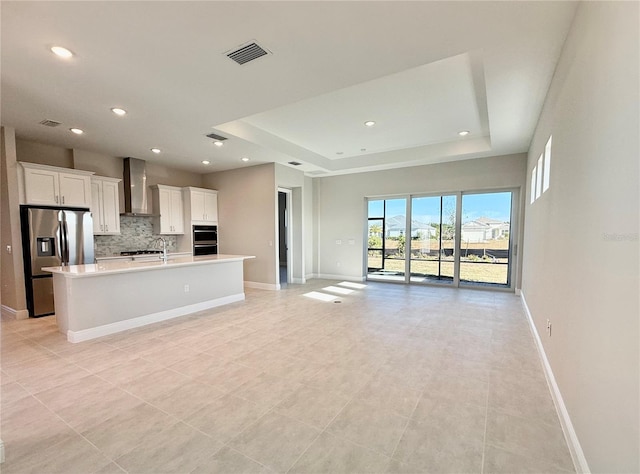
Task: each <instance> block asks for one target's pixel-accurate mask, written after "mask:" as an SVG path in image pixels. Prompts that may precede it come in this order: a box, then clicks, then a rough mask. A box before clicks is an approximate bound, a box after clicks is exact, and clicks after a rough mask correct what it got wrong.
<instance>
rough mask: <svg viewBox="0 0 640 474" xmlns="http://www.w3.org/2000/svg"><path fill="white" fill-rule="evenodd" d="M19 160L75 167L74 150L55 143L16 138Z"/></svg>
mask: <svg viewBox="0 0 640 474" xmlns="http://www.w3.org/2000/svg"><path fill="white" fill-rule="evenodd" d="M16 152H17V155H18V161H27V162H29V163H40V164H41V165H50V166H60V167H61V168H73V151H72V150H70V149H67V148H62V147H58V146H54V145H46V144H44V143H37V142H32V141H29V140H23V139H20V138H16Z"/></svg>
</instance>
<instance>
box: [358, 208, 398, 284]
mask: <svg viewBox="0 0 640 474" xmlns="http://www.w3.org/2000/svg"><path fill="white" fill-rule="evenodd" d="M406 222H407V200H406V199H405V198H400V199H383V200H371V201H369V217H368V242H367V276H368V277H369V278H373V279H378V280H390V281H404V279H405V239H406V235H407V224H406Z"/></svg>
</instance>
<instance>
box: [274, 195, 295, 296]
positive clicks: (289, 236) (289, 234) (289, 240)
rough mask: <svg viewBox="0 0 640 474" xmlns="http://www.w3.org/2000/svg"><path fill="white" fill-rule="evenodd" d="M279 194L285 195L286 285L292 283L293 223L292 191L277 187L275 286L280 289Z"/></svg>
mask: <svg viewBox="0 0 640 474" xmlns="http://www.w3.org/2000/svg"><path fill="white" fill-rule="evenodd" d="M280 193H284V195H285V213H284V218H285V223H286V224H285V231H286V234H285V235H284V239H285V246H286V252H287V255H286V256H287V281H286V283H287V284H290V283H292V281H293V278H292V273H293V271H292V270H293V269H292V265H293V221H292V214H293V213H292V212H291V203H292V195H293V190H291V189H288V188H282V187H280V186H278V192H277V201H276V202H277V203H278V212H277V216H278V217H277V219H276V221H277V224H276V235H277V237H278V238H277V245H275V248H276V282H277V284H276V286H277V288H278V289H280V239H281V238H282V237H283V236H281V235H280Z"/></svg>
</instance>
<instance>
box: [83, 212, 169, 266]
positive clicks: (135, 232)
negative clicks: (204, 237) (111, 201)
mask: <svg viewBox="0 0 640 474" xmlns="http://www.w3.org/2000/svg"><path fill="white" fill-rule="evenodd" d="M158 237H159V235H158V234H154V233H153V224H152V218H151V217H129V216H120V235H96V236H94V237H93V239H94V244H95V245H94V247H95V256H96V257H110V256H112V255H120V252H123V251H125V250H145V249H149V248H161V247H157V246H156V247H154V243H153V241H154V240H155V239H157V238H158ZM162 237H163V238H164V239H165V240H166V241H167V249H168V250H169V251H170V252H175V251H176V249H177V241H176V236H175V235H163V236H162ZM158 244H159V243H158ZM158 244H156V245H158Z"/></svg>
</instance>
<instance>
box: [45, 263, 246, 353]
mask: <svg viewBox="0 0 640 474" xmlns="http://www.w3.org/2000/svg"><path fill="white" fill-rule="evenodd" d="M252 258H254V257H252V256H246V255H208V256H202V257H193V256H182V257H175V258H171V259H169V260H168V261H166V262H165V261H162V260H161V259H160V258H158V260H156V261H130V260H125V261H123V260H113V261H104V262H99V263H96V264H90V265H70V266H65V267H47V268H43V270H45V271H48V272H51V273H53V291H54V298H55V312H56V320H57V322H58V328H59V330H60V332H62V333H63V334H66V336H67V340H68V341H70V342H81V341H86V340H89V339H94V338H97V337H101V336H106V335H108V334H113V333H116V332H120V331H125V330H127V329H132V328H136V327H140V326H144V325H147V324H152V323H156V322H159V321H164V320H167V319H171V318H176V317H179V316H183V315H186V314H190V313H194V312H197V311H202V310H205V309H209V308H214V307H216V306H221V305H224V304H228V303H233V302H236V301H242V300H244V298H245V296H244V281H243V273H244V272H243V264H244V261H245V260H246V259H252Z"/></svg>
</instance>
